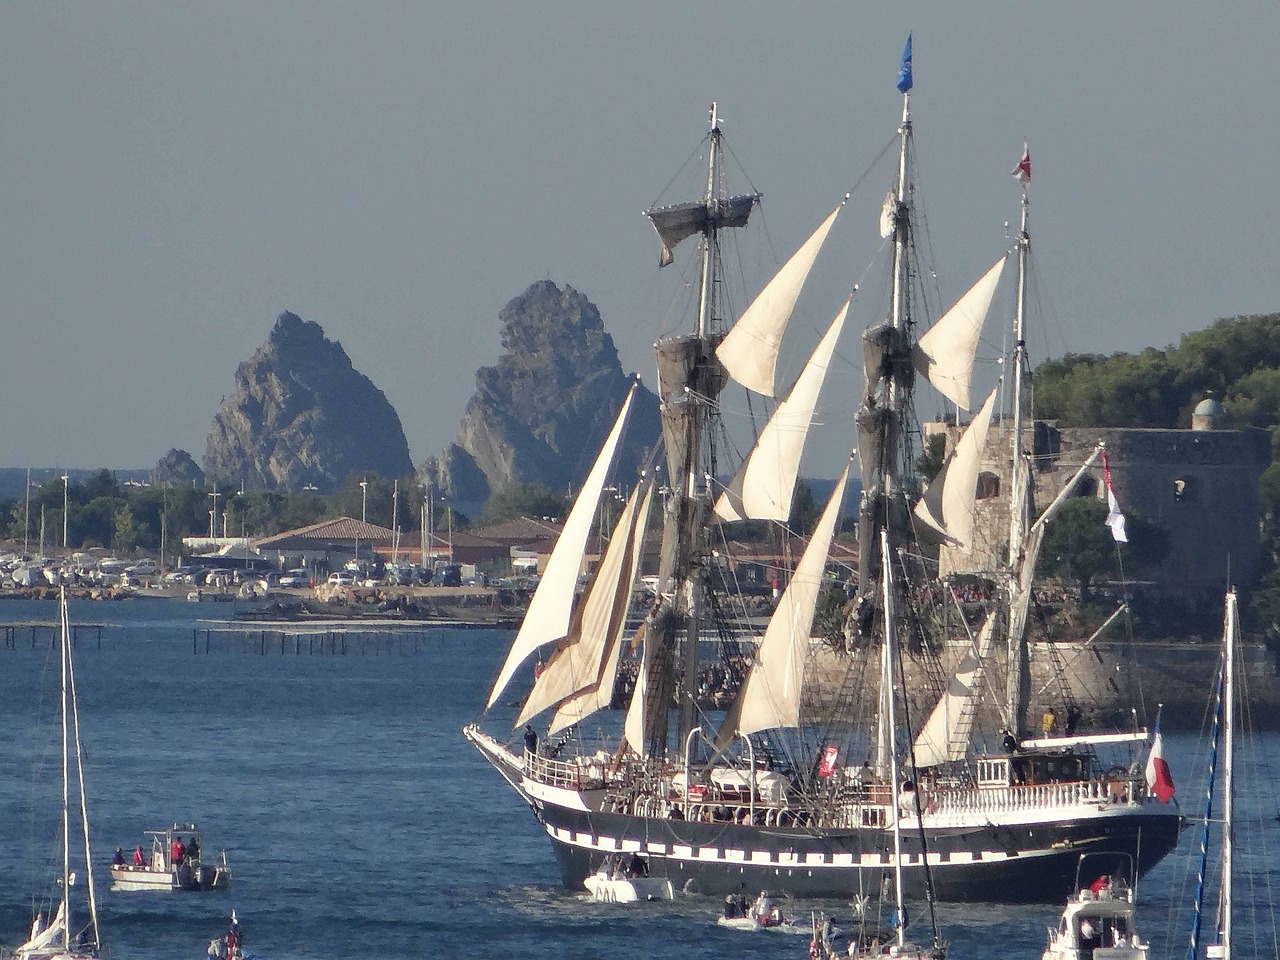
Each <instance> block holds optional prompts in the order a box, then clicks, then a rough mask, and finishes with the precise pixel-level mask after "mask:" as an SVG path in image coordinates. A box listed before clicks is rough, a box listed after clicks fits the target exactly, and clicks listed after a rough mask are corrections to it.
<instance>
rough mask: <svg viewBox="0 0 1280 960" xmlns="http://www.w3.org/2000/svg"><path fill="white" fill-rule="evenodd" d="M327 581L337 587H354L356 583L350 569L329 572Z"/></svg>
mask: <svg viewBox="0 0 1280 960" xmlns="http://www.w3.org/2000/svg"><path fill="white" fill-rule="evenodd" d="M329 583H330V584H332V585H334V586H338V587H354V586H355V585H356V575H355V574H354V573H352V572H351V571H350V570H338V571H337V572H335V573H331V574H329Z"/></svg>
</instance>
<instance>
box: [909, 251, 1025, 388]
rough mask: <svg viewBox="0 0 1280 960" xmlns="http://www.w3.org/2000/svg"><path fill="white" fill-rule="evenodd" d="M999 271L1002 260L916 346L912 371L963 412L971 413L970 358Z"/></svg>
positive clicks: (972, 354) (971, 367)
mask: <svg viewBox="0 0 1280 960" xmlns="http://www.w3.org/2000/svg"><path fill="white" fill-rule="evenodd" d="M1003 270H1004V258H1001V259H1000V260H999V261H997V262H996V265H995V266H994V267H992V268H991V269H990V270H988V271H987V273H986V276H984V277H983V278H982V279H981V280H979V281H978V282H977V283H975V284H974V285H973V287H972V288H971V289H970V290H969V292H968V293H966V294H965V295H964V296H963V297H961V298H960V299H959V300H958V301H957V302H956V305H955V306H954V307H952V308H951V309H950V310H948V311H947V312H946V314H944V315H943V317H942V319H941V320H939V321H938V322H937V323H935V324H934V325H933V326H932V327H930V328H929V330H928V332H927V333H925V334H924V336H922V337H921V338H920V339H919V340H918V341H917V342H916V348H915V351H914V360H915V365H916V369H917V370H919V371H920V373H921V374H922V375H924V376H926V377H928V378H929V382H930V383H932V384H933V386H934V387H935V388H936V389H937V391H938V392H939V393H941V394H942V395H943V396H944V397H946V398H947V399H948V400H950V401H951V402H952V403H954V404H955V405H956V406H958V407H961V408H962V409H964V410H969V409H972V408H971V407H970V406H969V381H970V379H971V378H972V376H973V358H974V356H975V355H976V354H977V352H978V338H979V337H981V336H982V324H983V322H984V321H985V320H986V319H987V311H988V310H990V309H991V298H992V297H993V296H995V292H996V284H998V283H999V282H1000V274H1001V272H1002V271H1003Z"/></svg>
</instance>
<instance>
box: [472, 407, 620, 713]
mask: <svg viewBox="0 0 1280 960" xmlns="http://www.w3.org/2000/svg"><path fill="white" fill-rule="evenodd" d="M635 393H636V388H635V385H634V384H632V386H631V389H630V390H629V391H628V392H627V399H626V401H625V402H624V403H623V404H622V410H621V411H619V413H618V419H617V421H616V422H615V423H614V425H613V430H612V431H611V432H610V434H609V438H608V439H607V440H606V441H605V443H604V446H603V447H602V448H601V449H600V453H599V455H598V456H597V457H596V462H595V464H594V465H593V466H592V467H591V472H590V473H589V474H588V475H587V479H586V482H585V483H584V484H583V486H582V490H581V491H580V492H579V494H578V499H577V500H576V501H575V502H574V504H573V509H572V510H570V511H569V518H568V520H566V521H565V525H564V529H563V530H562V531H561V532H560V539H559V540H557V541H556V546H555V549H554V550H552V551H551V559H550V560H548V561H547V568H546V570H545V571H544V572H543V575H542V581H541V582H540V583H539V584H538V589H537V591H535V593H534V595H533V599H532V600H531V601H529V609H528V610H527V611H526V612H525V615H524V621H523V622H522V623H521V624H520V632H519V633H517V634H516V639H515V641H514V642H513V643H512V644H511V649H510V650H509V651H507V659H506V662H504V663H503V665H502V670H501V671H499V673H498V679H497V680H496V681H495V682H494V684H493V691H492V692H491V693H490V694H489V702H488V704H487V705H486V707H485V709H486V710H488V709H490V708H491V707H492V706H493V705H494V704H495V703H497V701H498V697H500V696H501V695H502V691H503V690H505V689H506V688H507V684H508V683H510V682H511V677H512V676H513V675H514V674H515V672H516V670H517V669H518V668H519V667H520V664H522V663H524V662H525V660H527V659H528V658H529V655H530V654H531V653H533V651H535V650H537V649H538V648H539V647H541V646H542V645H544V644H547V643H550V642H551V641H552V640H559V639H560V638H561V637H563V636H564V635H565V634H566V633H568V631H569V617H570V615H571V613H572V610H573V594H574V588H575V587H576V586H577V583H578V571H579V569H580V568H581V567H582V556H583V553H584V552H585V551H586V547H587V538H588V537H589V536H590V535H591V521H592V520H593V519H594V518H595V514H596V507H597V506H598V505H599V502H600V493H601V491H603V490H604V482H605V480H606V479H607V478H608V476H609V470H610V468H611V467H612V466H613V458H614V454H615V453H616V452H617V449H618V443H619V441H620V440H621V438H622V432H623V430H624V429H625V427H626V424H627V416H628V415H629V414H630V412H631V401H632V399H633V398H634V397H635Z"/></svg>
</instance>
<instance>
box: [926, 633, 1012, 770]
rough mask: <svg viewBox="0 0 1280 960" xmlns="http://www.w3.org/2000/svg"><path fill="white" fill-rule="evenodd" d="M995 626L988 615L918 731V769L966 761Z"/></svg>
mask: <svg viewBox="0 0 1280 960" xmlns="http://www.w3.org/2000/svg"><path fill="white" fill-rule="evenodd" d="M995 626H996V620H995V617H992V616H990V615H988V616H987V619H986V620H985V621H983V624H982V628H981V629H980V630H979V631H978V636H977V637H976V638H974V640H973V642H972V643H971V644H970V645H969V649H968V651H966V653H965V655H964V657H963V658H961V660H960V663H959V664H958V665H957V666H956V672H955V674H954V675H953V676H952V677H951V682H950V683H949V684H948V685H947V690H946V692H945V693H944V694H943V695H942V698H941V699H940V700H939V701H938V703H937V705H936V706H935V707H934V708H933V713H931V714H930V715H929V719H928V720H926V721H925V724H924V726H923V727H922V728H921V730H920V735H919V736H918V737H916V744H915V758H916V765H917V766H920V767H932V766H936V765H937V764H939V763H947V762H948V761H956V760H963V759H964V758H965V755H966V753H967V752H968V745H969V735H970V733H972V732H973V721H974V719H975V718H976V717H977V715H978V698H979V697H980V696H981V695H982V680H983V675H984V673H985V670H986V664H987V660H988V657H990V655H991V638H992V635H993V634H994V632H995Z"/></svg>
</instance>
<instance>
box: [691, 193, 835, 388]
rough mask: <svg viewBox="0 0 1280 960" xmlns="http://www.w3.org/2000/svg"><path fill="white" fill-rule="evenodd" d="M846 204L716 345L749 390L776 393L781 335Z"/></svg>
mask: <svg viewBox="0 0 1280 960" xmlns="http://www.w3.org/2000/svg"><path fill="white" fill-rule="evenodd" d="M845 199H846V200H847V199H848V198H847V197H846V198H845ZM843 206H844V203H843V202H841V204H840V206H839V207H836V208H835V209H834V210H832V211H831V215H830V216H828V217H827V219H826V220H824V221H822V223H821V224H820V225H819V226H818V229H817V230H815V231H813V235H812V236H810V237H809V239H808V240H806V241H805V242H804V244H803V245H802V246H801V247H800V249H799V250H797V251H796V252H795V253H794V254H793V255H792V257H791V259H790V260H788V261H787V262H786V263H785V264H783V266H782V269H781V270H779V271H778V272H777V273H776V274H775V275H774V277H773V279H772V280H770V281H769V282H768V283H767V284H766V285H765V288H764V289H763V290H761V291H760V295H759V296H757V297H756V299H755V300H754V301H753V302H752V304H751V306H749V307H747V309H746V312H745V313H743V314H742V316H741V317H739V318H738V322H737V323H736V324H734V326H733V329H732V330H730V331H729V332H728V333H727V334H726V335H725V338H724V339H723V340H722V341H721V342H720V346H719V347H717V348H716V356H717V357H718V358H719V359H720V362H721V363H722V364H724V368H725V369H726V370H727V371H729V376H731V377H733V379H734V380H736V381H738V383H740V384H742V385H743V386H744V387H746V388H747V389H748V390H754V391H755V392H756V393H760V394H764V395H765V396H766V397H772V396H773V375H774V372H775V370H776V369H777V365H778V348H779V346H780V345H781V343H782V335H783V333H785V332H786V329H787V324H788V323H789V322H790V320H791V311H793V310H794V309H795V307H796V300H797V298H799V296H800V291H801V289H803V287H804V282H805V280H807V279H808V277H809V271H810V270H811V269H812V268H813V261H814V260H815V259H817V256H818V251H819V250H821V249H822V244H823V242H824V241H825V240H826V239H827V234H828V233H830V232H831V225H832V224H833V223H835V222H836V215H837V214H839V213H840V207H843Z"/></svg>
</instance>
